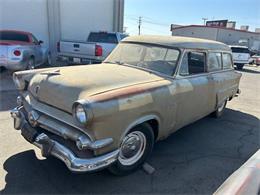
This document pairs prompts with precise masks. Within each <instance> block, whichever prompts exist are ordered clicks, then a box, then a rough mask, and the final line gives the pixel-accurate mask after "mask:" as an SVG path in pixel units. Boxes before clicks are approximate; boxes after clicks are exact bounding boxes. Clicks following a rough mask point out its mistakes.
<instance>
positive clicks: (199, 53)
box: [11, 36, 241, 175]
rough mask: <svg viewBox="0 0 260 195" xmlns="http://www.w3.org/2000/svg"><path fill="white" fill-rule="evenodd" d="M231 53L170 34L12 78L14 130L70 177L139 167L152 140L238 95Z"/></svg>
mask: <svg viewBox="0 0 260 195" xmlns="http://www.w3.org/2000/svg"><path fill="white" fill-rule="evenodd" d="M240 78H241V74H240V73H237V72H236V71H234V68H233V62H232V53H231V50H230V48H229V47H228V46H227V45H225V44H223V43H219V42H215V41H209V40H203V39H194V38H186V37H175V36H133V37H128V38H126V39H124V40H123V41H122V42H121V43H120V44H119V45H118V46H117V47H116V49H115V50H114V51H113V52H112V53H111V54H110V55H109V56H108V57H107V59H106V60H105V61H104V62H103V63H102V64H100V65H88V66H71V67H62V68H61V67H59V68H50V69H39V70H30V71H22V72H16V73H14V75H13V79H14V82H15V83H16V85H17V87H18V89H19V90H20V93H21V95H20V96H18V98H17V104H18V106H17V107H16V108H15V109H13V110H12V111H11V116H12V117H13V118H14V127H15V129H17V130H19V129H21V134H22V136H23V137H24V138H25V139H26V140H27V141H29V142H30V143H32V144H34V145H36V146H37V147H39V148H40V149H41V151H42V155H43V156H45V157H47V156H49V155H52V156H55V157H56V158H58V159H60V160H62V161H63V162H64V163H65V164H66V165H67V167H68V168H69V169H70V170H71V171H73V172H87V171H94V170H99V169H102V168H105V167H108V168H109V170H110V171H111V172H112V173H114V174H118V175H122V174H127V173H130V172H132V171H133V170H135V169H137V168H138V167H140V166H141V165H142V164H143V163H144V162H145V160H146V159H147V157H148V156H149V155H150V153H151V152H152V149H153V145H154V143H155V142H156V141H158V140H161V139H164V138H166V137H167V136H169V135H170V134H171V133H173V132H175V131H176V130H178V129H180V128H182V127H183V126H185V125H188V124H190V123H192V122H195V121H196V120H198V119H201V118H203V117H205V116H207V115H209V114H212V115H214V116H216V117H219V116H221V114H222V113H223V111H224V108H225V106H226V102H227V101H229V100H231V99H232V98H233V97H235V96H236V95H237V93H238V92H239V81H240Z"/></svg>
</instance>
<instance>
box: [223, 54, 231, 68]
mask: <svg viewBox="0 0 260 195" xmlns="http://www.w3.org/2000/svg"><path fill="white" fill-rule="evenodd" d="M222 58H223V69H228V68H232V67H233V64H232V57H231V55H230V54H229V53H223V54H222Z"/></svg>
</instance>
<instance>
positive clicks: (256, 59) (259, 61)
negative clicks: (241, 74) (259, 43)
mask: <svg viewBox="0 0 260 195" xmlns="http://www.w3.org/2000/svg"><path fill="white" fill-rule="evenodd" d="M249 61H250V62H249V64H255V65H257V66H260V55H253V56H251V58H250V60H249Z"/></svg>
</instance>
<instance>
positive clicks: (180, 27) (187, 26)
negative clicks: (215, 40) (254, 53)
mask: <svg viewBox="0 0 260 195" xmlns="http://www.w3.org/2000/svg"><path fill="white" fill-rule="evenodd" d="M189 27H198V28H217V29H223V30H232V31H236V32H243V33H252V34H256V35H260V33H258V32H252V31H246V30H240V29H233V28H226V27H219V26H204V25H186V26H179V27H175V28H173V29H172V30H171V31H173V30H175V29H182V28H189Z"/></svg>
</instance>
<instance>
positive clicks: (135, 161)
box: [108, 123, 154, 175]
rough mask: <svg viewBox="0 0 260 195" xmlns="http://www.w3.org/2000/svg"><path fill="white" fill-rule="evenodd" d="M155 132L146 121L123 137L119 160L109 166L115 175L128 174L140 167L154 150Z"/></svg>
mask: <svg viewBox="0 0 260 195" xmlns="http://www.w3.org/2000/svg"><path fill="white" fill-rule="evenodd" d="M153 145H154V133H153V130H152V128H151V126H150V125H148V124H146V123H144V124H141V125H139V126H137V127H135V128H133V129H132V130H131V131H130V132H129V133H128V134H127V135H126V136H125V137H124V139H123V141H122V143H121V145H120V149H119V155H118V159H117V161H116V162H115V163H114V164H113V165H111V166H110V167H109V169H108V170H109V171H110V172H111V173H113V174H114V175H127V174H129V173H131V172H133V171H135V170H136V169H138V168H140V167H141V166H142V164H143V163H144V162H145V160H146V159H147V158H148V157H149V155H150V154H151V152H152V150H153Z"/></svg>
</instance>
